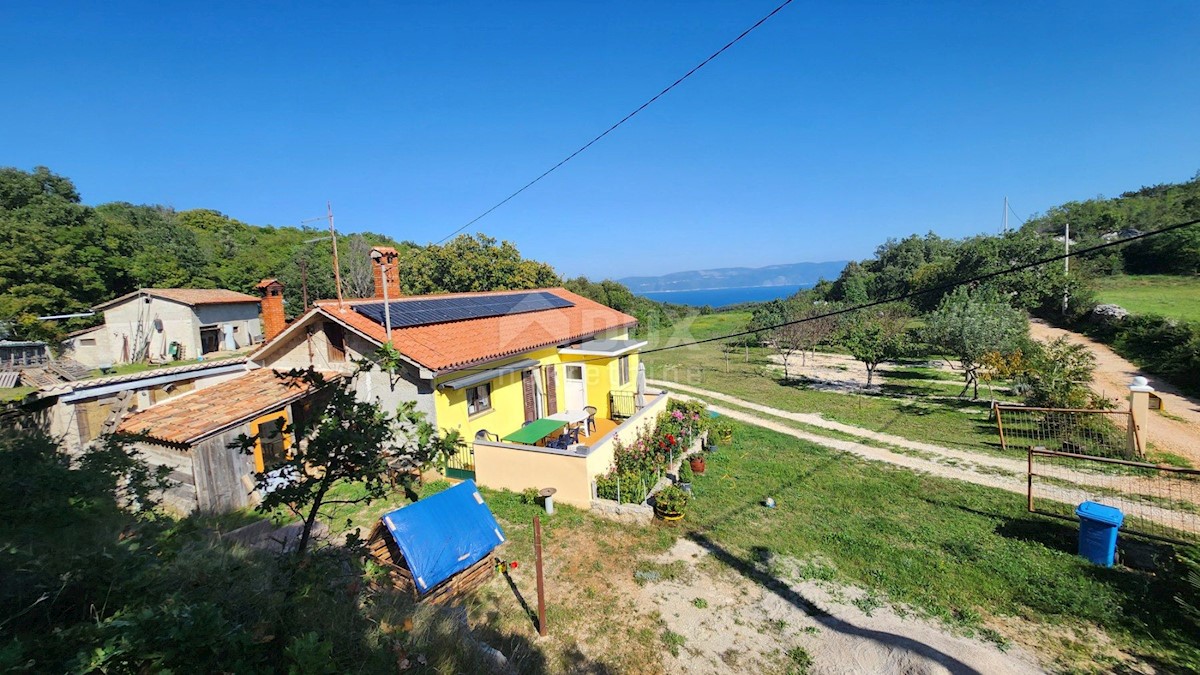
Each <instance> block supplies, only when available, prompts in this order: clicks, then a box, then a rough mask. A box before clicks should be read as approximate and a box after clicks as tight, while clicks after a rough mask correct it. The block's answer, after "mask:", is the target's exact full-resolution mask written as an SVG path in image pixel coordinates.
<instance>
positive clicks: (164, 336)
mask: <svg viewBox="0 0 1200 675" xmlns="http://www.w3.org/2000/svg"><path fill="white" fill-rule="evenodd" d="M155 319H158V320H160V321H161V322H162V325H163V329H162V331H157V330H155V329H154V320H155ZM104 325H105V326H106V327H107V329H108V332H109V337H108V340H109V349H110V351H109V357H110V358H111V359H112V362H113V363H127V362H128V359H123V358H122V351H123V347H124V345H125V343H126V341H128V344H129V356H130V357H131V358H132V357H133V356H136V354H137V353H138V344H136V342H138V341H140V342H142V343H143V344H145V343H146V342H147V341H148V343H149V346H150V349H149V352H148V354H149V355H150V358H152V359H161V360H166V359H168V358H169V356H168V352H167V347H168V345H170V343H172V342H178V343H179V344H181V345H183V348H184V354H183V356H184V358H187V359H194V358H196V357H197V356H198V355H199V354H200V324H199V322H197V321H196V315H195V314H194V313H193V312H192V308H191V307H188V306H187V305H185V304H183V303H179V302H173V301H171V300H164V299H162V298H156V297H152V296H134V297H132V298H130V299H128V300H126V301H125V302H122V303H120V304H117V305H114V306H112V307H110V308H108V309H106V310H104ZM139 325H140V326H141V337H140V339H139V338H138V326H139Z"/></svg>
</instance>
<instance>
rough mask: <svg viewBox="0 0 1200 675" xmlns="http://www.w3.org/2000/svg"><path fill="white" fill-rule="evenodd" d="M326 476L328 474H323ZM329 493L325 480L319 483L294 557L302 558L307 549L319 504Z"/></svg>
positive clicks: (319, 507)
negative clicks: (319, 486)
mask: <svg viewBox="0 0 1200 675" xmlns="http://www.w3.org/2000/svg"><path fill="white" fill-rule="evenodd" d="M325 475H326V476H328V475H329V474H328V473H327V474H325ZM328 491H329V483H328V482H327V481H325V480H323V481H321V489H319V490H317V496H316V497H315V498H314V499H313V505H312V508H311V509H310V510H309V512H308V517H307V518H305V519H304V531H302V532H301V533H300V543H299V544H297V545H296V557H297V558H304V552H305V550H306V549H308V541H309V539H310V538H312V529H313V525H315V524H316V522H317V512H318V511H319V510H320V509H321V502H323V501H325V493H326V492H328Z"/></svg>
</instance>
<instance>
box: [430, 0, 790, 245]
mask: <svg viewBox="0 0 1200 675" xmlns="http://www.w3.org/2000/svg"><path fill="white" fill-rule="evenodd" d="M790 4H792V0H784V2H782V3H781V4H780V5H779V6H777V7H776V8H775V9H773V10H771V11H770V13H769V14H767V15H766V16H764V17H763V18H761V19H759V20H758V21H757V22H755V23H754V25H753V26H750V27H749V28H747V29H746V30H744V31H742V33H741V35H738V36H737V37H735V38H734V39H732V40H730V41H729V42H727V43H726V44H725V46H724V47H721V48H720V49H718V50H717V51H715V52H713V53H712V54H710V55H709V57H708V58H706V59H704V60H703V61H701V62H700V63H699V64H697V65H696V66H694V67H693V68H692V69H691V70H689V71H687V72H686V73H684V74H683V76H682V77H680V78H679V79H677V80H675V81H674V82H672V83H671V84H670V85H668V86H667V87H666V88H665V89H663V90H662V91H660V92H658V93H657V94H655V95H654V96H652V97H651V98H650V100H648V101H646V102H645V103H643V104H641V105H640V106H638V107H637V108H636V109H634V111H633V112H631V113H629V114H628V115H626V116H624V117H622V118H621V120H620V121H619V122H617V123H616V124H614V125H612V126H611V127H609V128H607V129H605V130H604V131H603V132H602V133H601V134H600V135H599V136H596V137H595V138H593V139H592V140H590V141H588V142H587V143H585V144H583V145H582V146H581V147H580V148H579V149H578V150H576V151H575V152H572V153H571V154H569V155H567V156H566V157H565V158H564V159H563V160H561V161H560V162H559V163H558V164H555V165H554V166H552V167H550V168H549V169H546V170H545V171H544V172H542V174H541V175H540V176H538V177H537V178H534V179H533V180H531V181H529V182H528V183H526V184H525V185H523V186H522V187H521V189H519V190H517V191H516V192H514V193H512V194H510V195H509V196H507V197H505V198H504V199H502V200H500V201H499V202H497V203H496V204H494V205H493V206H492V207H491V208H490V209H488V210H487V211H484V212H483V213H481V214H479V215H478V216H475V217H474V218H472V219H471V220H470V221H468V222H467V223H466V224H465V225H463V226H462V227H460V228H458V229H457V230H454V231H453V232H451V233H450V234H448V235H446V236H444V237H442V238H441V239H439V240H438V242H437V243H439V244H441V243H442V242H444V241H446V240H447V239H449V238H450V237H453V236H454V235H456V234H458V233H459V232H462V231H463V230H465V229H467V228H468V227H470V226H472V225H474V224H475V223H477V222H479V221H480V220H483V219H484V218H486V217H487V216H488V215H489V214H490V213H491V212H492V211H495V210H496V209H498V208H500V207H501V206H504V205H505V204H507V203H508V202H509V201H511V200H512V199H513V198H514V197H516V196H517V195H519V194H521V193H522V192H524V191H526V190H528V189H529V188H531V187H533V186H534V184H535V183H537V182H538V181H540V180H542V179H543V178H545V177H546V176H549V175H550V174H551V173H554V171H556V170H557V169H558V168H559V167H560V166H562V165H563V164H566V163H567V162H569V161H571V160H572V159H575V157H576V155H579V154H580V153H582V152H583V151H584V150H587V149H588V148H590V147H592V145H593V144H595V143H596V142H597V141H599V140H600V139H601V138H604V137H605V136H607V135H609V134H610V133H612V132H613V131H615V130H616V128H617V127H619V126H621V125H622V124H624V123H626V122H628V121H629V120H630V119H631V118H632V117H633V116H634V115H636V114H638V113H640V112H642V111H643V110H645V109H646V108H648V107H650V104H652V103H654V102H655V101H657V100H658V99H660V98H662V97H663V96H664V95H665V94H666V93H667V92H669V91H671V90H672V89H674V88H675V87H677V86H679V85H680V84H681V83H682V82H683V81H684V80H686V79H688V78H689V77H691V76H692V75H693V74H694V73H695V72H696V71H698V70H700V69H701V68H703V67H704V66H706V65H708V63H709V62H710V61H712V60H713V59H715V58H717V57H718V56H720V55H721V54H722V53H723V52H724V51H725V50H727V49H729V48H730V47H732V46H734V45H735V44H737V43H738V42H740V41H741V40H742V38H744V37H746V36H747V35H749V34H750V33H752V32H753V31H754V29H756V28H758V27H759V26H761V25H763V24H764V23H766V22H767V19H770V18H771V17H773V16H775V15H776V14H778V13H779V11H780V10H782V9H783V8H784V7H787V6H788V5H790Z"/></svg>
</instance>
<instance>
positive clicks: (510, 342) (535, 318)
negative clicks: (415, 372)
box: [317, 288, 637, 371]
mask: <svg viewBox="0 0 1200 675" xmlns="http://www.w3.org/2000/svg"><path fill="white" fill-rule="evenodd" d="M536 290H539V291H545V292H548V293H553V294H554V295H557V296H558V297H560V298H563V299H565V300H569V301H570V302H572V303H573V304H574V306H573V307H561V308H556V309H546V310H541V311H536V312H526V313H523V314H509V315H506V316H491V317H484V318H482V319H467V320H464V321H448V322H445V323H434V324H426V325H423V326H410V327H405V328H393V329H392V343H393V344H394V345H395V346H396V349H398V350H400V353H401V354H404V355H405V356H407V357H408V358H410V359H412V360H414V361H416V362H417V363H419V364H421V365H423V366H425V367H426V368H429V369H430V370H434V371H449V370H456V369H459V368H464V367H466V366H470V365H475V364H478V363H483V362H486V361H492V360H495V359H500V358H504V357H507V356H513V355H516V354H520V353H522V352H527V351H530V350H533V349H538V348H540V347H547V346H550V345H556V344H562V343H566V342H572V341H575V340H579V339H582V338H586V337H590V336H592V335H595V334H596V333H600V332H603V331H606V330H611V329H615V328H628V327H630V326H633V325H634V324H636V323H637V319H635V318H633V317H632V316H629V315H628V314H625V313H623V312H618V311H617V310H615V309H612V308H611V307H605V306H604V305H602V304H600V303H598V302H594V301H592V300H588V299H587V298H585V297H583V296H581V295H576V294H575V293H572V292H570V291H568V290H566V289H565V288H545V289H536ZM530 292H534V291H532V290H529V291H494V292H491V293H448V294H443V295H422V296H414V297H412V298H409V299H420V300H428V299H431V298H438V297H471V296H480V295H503V294H506V293H530ZM404 300H405V299H404V298H402V299H400V300H397V301H396V302H403V301H404ZM374 302H379V300H378V299H377V298H366V299H363V300H348V301H345V302H344V303H343V306H342V307H340V308H339V307H338V303H337V301H336V300H322V301H320V302H318V303H317V305H318V307H319V308H320V309H321V310H322V311H324V312H325V313H327V314H329V315H330V316H333V317H335V318H336V319H338V320H339V321H342V322H343V323H345V324H346V325H347V326H350V327H351V328H353V329H355V330H357V331H359V332H360V333H363V334H364V335H367V336H368V337H370V338H371V339H373V340H375V341H376V342H380V343H383V342H385V341H386V340H385V337H384V330H383V326H381V325H380V324H378V323H376V322H375V321H372V320H371V319H368V318H367V317H365V316H363V315H362V314H359V313H358V312H356V311H354V305H356V304H360V303H374Z"/></svg>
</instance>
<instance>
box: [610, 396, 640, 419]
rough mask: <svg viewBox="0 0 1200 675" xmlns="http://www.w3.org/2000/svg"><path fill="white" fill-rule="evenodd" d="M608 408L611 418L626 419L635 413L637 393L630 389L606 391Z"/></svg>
mask: <svg viewBox="0 0 1200 675" xmlns="http://www.w3.org/2000/svg"><path fill="white" fill-rule="evenodd" d="M608 410H609V414H610V416H611V417H612V419H614V420H617V419H628V418H630V417H633V416H634V415H635V414H637V411H638V406H637V394H635V393H634V392H632V391H610V392H608Z"/></svg>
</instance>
